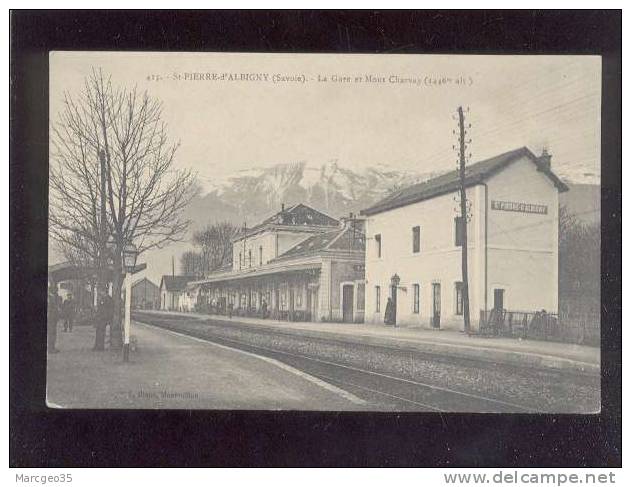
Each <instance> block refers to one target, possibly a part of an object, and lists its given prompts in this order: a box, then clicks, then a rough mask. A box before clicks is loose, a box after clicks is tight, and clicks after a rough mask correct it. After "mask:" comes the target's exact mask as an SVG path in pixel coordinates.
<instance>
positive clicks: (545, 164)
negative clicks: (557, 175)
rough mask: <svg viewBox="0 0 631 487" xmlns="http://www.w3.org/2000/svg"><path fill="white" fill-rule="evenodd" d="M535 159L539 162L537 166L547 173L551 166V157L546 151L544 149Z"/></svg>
mask: <svg viewBox="0 0 631 487" xmlns="http://www.w3.org/2000/svg"><path fill="white" fill-rule="evenodd" d="M537 159H538V160H539V164H540V165H541V167H542V168H544V169H546V170H548V171H549V170H550V168H551V164H552V163H551V161H552V156H551V155H550V154H548V149H546V148H545V147H544V148H543V151H542V152H541V155H540V156H539V157H538V158H537Z"/></svg>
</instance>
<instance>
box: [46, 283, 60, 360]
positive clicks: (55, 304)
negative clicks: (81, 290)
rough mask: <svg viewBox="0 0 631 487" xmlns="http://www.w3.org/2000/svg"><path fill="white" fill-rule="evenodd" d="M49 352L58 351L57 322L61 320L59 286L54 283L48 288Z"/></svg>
mask: <svg viewBox="0 0 631 487" xmlns="http://www.w3.org/2000/svg"><path fill="white" fill-rule="evenodd" d="M47 318H48V319H47V327H48V333H47V335H48V353H57V352H59V350H57V348H56V342H57V322H58V321H59V296H57V287H56V286H55V285H54V284H52V285H51V286H50V287H49V288H48V315H47Z"/></svg>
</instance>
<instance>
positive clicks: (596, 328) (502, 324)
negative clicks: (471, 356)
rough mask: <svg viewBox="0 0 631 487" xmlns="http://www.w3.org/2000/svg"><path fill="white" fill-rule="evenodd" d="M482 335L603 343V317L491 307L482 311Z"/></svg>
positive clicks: (596, 344)
mask: <svg viewBox="0 0 631 487" xmlns="http://www.w3.org/2000/svg"><path fill="white" fill-rule="evenodd" d="M480 334H481V335H486V336H504V337H512V338H524V339H532V340H549V341H558V342H568V343H578V344H583V345H593V346H598V345H600V316H599V315H597V314H591V313H584V314H580V315H570V314H561V315H557V314H554V313H546V312H545V311H536V312H526V311H508V310H491V311H483V310H482V311H480Z"/></svg>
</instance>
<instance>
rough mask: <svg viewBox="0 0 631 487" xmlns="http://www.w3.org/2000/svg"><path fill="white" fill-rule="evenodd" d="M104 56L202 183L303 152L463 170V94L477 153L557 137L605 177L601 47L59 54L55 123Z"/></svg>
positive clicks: (588, 174) (558, 153)
mask: <svg viewBox="0 0 631 487" xmlns="http://www.w3.org/2000/svg"><path fill="white" fill-rule="evenodd" d="M93 68H101V69H103V71H104V72H105V73H106V74H109V75H111V77H112V82H113V83H114V84H118V85H124V86H126V87H133V86H136V87H137V88H138V89H139V90H143V91H144V90H146V91H147V92H148V94H149V95H150V96H153V97H156V98H158V99H160V100H161V101H162V102H163V118H164V121H165V122H166V123H167V126H168V134H169V136H170V137H171V139H172V140H173V141H177V140H179V141H180V143H181V146H180V148H179V150H178V153H177V157H176V160H175V166H176V167H183V168H184V167H186V168H191V169H193V171H195V172H196V173H197V175H198V178H199V180H200V183H201V184H202V186H204V185H212V183H213V181H216V180H218V179H224V178H226V177H227V176H230V175H233V174H234V173H236V172H239V171H247V170H248V169H250V168H253V167H265V166H271V165H275V164H279V163H293V162H299V161H306V162H307V163H309V164H322V163H325V162H327V161H330V160H337V161H338V162H339V164H340V165H341V166H343V167H348V168H350V169H355V170H357V169H361V168H362V167H364V166H389V167H392V168H395V169H399V170H412V171H416V172H418V173H425V172H434V171H446V170H450V169H455V168H456V157H457V156H456V153H455V152H454V151H453V149H452V146H453V145H454V144H456V143H457V135H455V134H454V132H453V131H454V130H455V129H456V128H457V125H456V123H457V122H456V120H455V119H454V118H455V115H456V110H457V108H458V106H463V107H464V108H465V110H467V109H468V111H466V112H465V115H466V123H467V124H469V123H470V124H471V128H470V129H469V133H468V136H469V137H470V139H471V144H470V148H469V150H468V152H470V153H471V155H472V162H475V161H476V160H481V159H484V158H487V157H492V156H494V155H496V154H498V153H501V152H505V151H507V150H511V149H514V148H517V147H521V146H527V147H529V148H530V149H531V150H533V151H534V152H535V153H539V152H540V151H541V149H542V148H544V147H545V148H547V149H548V151H549V152H550V153H551V154H552V167H553V170H554V171H555V172H556V173H557V174H558V175H559V176H561V177H563V178H564V179H566V180H568V181H572V182H596V183H598V182H599V181H600V97H601V74H600V73H601V61H600V57H597V56H507V55H506V56H486V55H485V56H481V55H466V56H464V55H462V56H461V55H409V54H347V55H338V54H334V55H331V54H236V53H233V54H228V53H138V52H137V53H112V52H108V53H103V52H90V53H88V52H53V53H51V55H50V116H51V124H52V123H54V121H55V119H56V116H57V113H58V112H59V110H60V108H61V101H62V97H63V94H64V91H68V92H69V93H74V92H77V91H78V90H80V89H81V86H82V83H83V81H84V79H85V77H86V76H88V75H89V74H90V72H91V70H92V69H93ZM230 76H232V78H230ZM401 80H404V81H407V82H400V81H401ZM456 81H461V82H458V83H457V82H456Z"/></svg>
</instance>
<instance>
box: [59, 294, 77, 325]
mask: <svg viewBox="0 0 631 487" xmlns="http://www.w3.org/2000/svg"><path fill="white" fill-rule="evenodd" d="M75 312H76V308H75V302H74V300H73V299H72V294H69V295H68V297H67V298H66V300H65V301H64V304H63V306H62V313H63V320H64V331H66V332H68V331H69V332H71V333H72V324H73V322H74V317H75Z"/></svg>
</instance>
